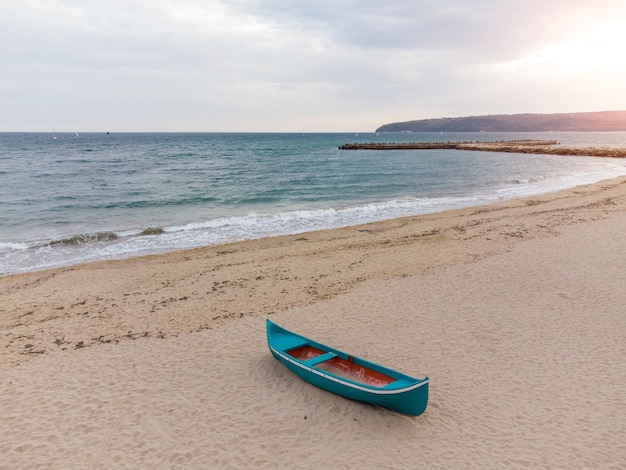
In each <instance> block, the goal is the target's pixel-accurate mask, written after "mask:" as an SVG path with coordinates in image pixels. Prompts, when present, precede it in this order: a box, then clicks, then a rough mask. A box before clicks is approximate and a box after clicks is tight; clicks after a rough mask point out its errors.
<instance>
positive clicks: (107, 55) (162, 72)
mask: <svg viewBox="0 0 626 470" xmlns="http://www.w3.org/2000/svg"><path fill="white" fill-rule="evenodd" d="M620 15H621V18H622V19H625V18H626V13H625V12H624V7H623V6H621V4H620V2H619V1H617V0H597V1H596V2H593V4H590V3H589V2H586V1H582V0H567V1H566V0H554V1H552V2H544V1H543V0H541V1H539V0H510V1H507V2H501V1H497V0H475V1H472V2H467V1H465V0H448V1H445V0H441V1H434V0H411V1H409V0H393V1H389V2H380V1H372V0H361V1H356V0H344V1H341V2H336V1H329V0H318V1H298V2H294V1H286V0H282V1H281V0H258V1H257V0H231V1H225V0H176V1H174V0H126V1H116V0H106V1H105V0H90V1H88V2H85V1H78V0H48V1H45V2H44V1H42V0H25V1H24V2H12V3H11V4H10V5H7V6H3V15H2V16H1V17H0V52H1V53H2V56H3V64H2V67H3V73H2V74H0V98H1V99H2V102H3V104H4V103H6V109H7V111H6V113H5V115H4V116H0V119H1V120H0V129H2V128H4V129H6V130H12V129H24V130H30V129H33V128H35V129H36V128H39V129H42V128H48V127H49V126H50V122H51V121H56V122H57V123H60V122H61V121H63V122H67V123H68V124H67V125H70V124H69V123H73V125H74V126H78V125H82V126H85V127H88V128H90V129H97V128H102V127H103V126H106V127H109V128H111V130H113V128H114V127H115V126H118V127H119V130H129V131H130V130H153V129H157V130H206V131H210V130H342V129H355V128H356V129H364V128H365V129H367V128H375V127H377V126H378V125H379V124H381V123H383V122H386V121H387V120H401V119H403V118H406V119H413V118H419V117H431V116H432V115H440V114H448V113H455V112H458V113H461V114H477V113H479V112H482V111H486V112H489V110H490V109H492V110H494V111H503V112H506V109H509V110H510V112H517V111H529V112H530V111H542V110H541V109H537V106H538V103H539V101H536V102H533V99H532V96H531V97H530V99H526V100H524V99H517V98H516V99H512V98H511V96H512V95H513V94H515V93H520V92H522V91H523V92H524V93H528V91H529V89H532V88H533V87H540V88H541V87H544V88H545V89H549V90H556V91H557V92H558V87H556V85H555V84H554V81H553V80H551V79H550V77H541V76H540V75H541V74H540V72H539V71H540V68H539V66H538V65H537V63H538V62H537V57H540V56H541V55H540V53H541V51H544V50H549V48H550V47H552V45H554V44H557V45H558V44H565V45H569V44H576V43H577V42H576V41H580V40H581V39H580V38H581V37H584V34H585V31H588V30H591V29H593V28H594V27H596V26H597V25H598V24H603V22H605V21H608V19H613V20H615V19H616V18H618V19H619V17H620ZM564 47H565V46H564ZM567 47H569V46H567ZM594 47H602V46H594ZM546 48H548V49H546ZM533 54H534V55H533ZM537 54H539V55H537ZM544 56H545V54H544ZM533 57H534V59H533ZM516 61H517V62H516ZM557 62H558V61H557ZM512 64H517V65H516V66H515V67H513V66H512ZM544 65H545V64H544ZM607 67H609V66H607ZM607 67H605V70H604V71H605V73H606V72H607V70H608V71H609V72H611V71H612V69H610V68H608V69H607ZM551 73H552V74H553V75H558V74H559V69H558V67H556V66H554V67H552V68H551ZM513 74H514V75H515V76H513ZM587 78H589V76H587ZM486 90H491V92H489V91H486ZM571 93H573V91H569V92H568V96H571ZM542 96H547V95H546V94H545V93H542ZM597 98H598V101H601V100H600V99H599V97H597ZM602 99H605V98H602ZM565 101H566V99H565V98H562V99H561V100H560V101H559V100H554V101H552V103H554V106H557V105H559V106H561V105H562V103H563V102H565ZM550 102H551V101H550V100H548V101H543V102H542V103H545V105H546V107H548V106H549V103H550ZM618 102H620V103H623V104H622V106H626V103H624V102H623V101H618ZM524 103H525V104H526V106H530V105H533V106H534V108H533V109H520V108H523V105H524ZM587 106H588V105H587ZM507 107H508V108H507ZM581 110H584V109H581ZM551 111H558V109H551ZM59 125H60V124H59ZM85 130H89V129H85Z"/></svg>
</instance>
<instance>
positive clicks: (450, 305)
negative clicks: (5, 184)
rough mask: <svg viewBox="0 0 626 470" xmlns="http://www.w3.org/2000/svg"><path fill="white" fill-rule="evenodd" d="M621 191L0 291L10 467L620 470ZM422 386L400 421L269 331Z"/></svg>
mask: <svg viewBox="0 0 626 470" xmlns="http://www.w3.org/2000/svg"><path fill="white" fill-rule="evenodd" d="M625 273H626V178H620V179H615V180H609V181H602V182H599V183H596V184H593V185H588V186H582V187H577V188H573V189H571V190H567V191H562V192H558V193H553V194H547V195H542V196H535V197H531V198H526V199H519V200H514V201H505V202H502V203H499V204H494V205H489V206H481V207H473V208H467V209H462V210H455V211H449V212H444V213H438V214H429V215H422V216H415V217H409V218H403V219H395V220H391V221H385V222H379V223H374V224H368V225H362V226H355V227H348V228H344V229H336V230H328V231H320V232H311V233H305V234H300V235H293V236H285V237H277V238H269V239H262V240H255V241H246V242H240V243H233V244H229V245H222V246H218V247H209V248H202V249H196V250H190V251H181V252H175V253H169V254H164V255H158V256H148V257H141V258H133V259H126V260H120V261H107V262H98V263H92V264H86V265H79V266H71V267H67V268H60V269H54V270H49V271H41V272H34V273H27V274H19V275H13V276H6V277H2V278H0V331H1V335H0V378H1V380H0V410H1V411H0V412H1V414H2V419H1V420H0V456H1V457H0V468H1V469H5V468H6V469H20V468H24V469H27V468H28V469H32V468H52V469H85V468H94V469H95V468H97V469H105V468H106V469H110V468H132V469H138V468H150V469H154V468H220V469H221V468H267V469H276V468H285V469H293V468H302V469H315V468H367V469H370V468H372V469H381V468H442V469H449V468H482V469H484V468H497V469H501V468H533V469H535V468H568V469H570V468H581V469H582V468H602V469H618V468H625V467H626V439H624V436H625V435H626V367H625V364H626V313H625V312H626V307H624V306H625V305H626V274H625ZM266 318H271V319H272V320H273V321H275V322H277V323H279V324H281V325H283V326H285V327H287V328H289V329H291V330H294V331H297V332H299V333H302V334H304V335H306V336H309V337H311V338H314V339H316V340H319V341H320V342H323V343H326V344H329V345H332V346H334V347H337V348H339V349H342V350H345V351H349V352H351V353H353V354H354V355H358V356H361V357H364V358H367V359H369V360H372V361H375V362H378V363H381V364H384V365H386V366H389V367H392V368H395V369H398V370H400V371H402V372H405V373H407V374H409V375H413V376H429V377H430V380H431V382H430V400H429V405H428V409H427V410H426V412H425V413H424V414H423V415H421V416H419V417H408V416H404V415H400V414H396V413H393V412H390V411H387V410H384V409H380V408H375V407H372V406H369V405H366V404H362V403H357V402H352V401H350V400H346V399H344V398H341V397H338V396H335V395H332V394H329V393H327V392H324V391H322V390H319V389H317V388H315V387H313V386H311V385H309V384H307V383H305V382H303V381H302V380H300V379H299V378H297V377H296V376H295V375H293V374H291V373H290V372H289V371H288V370H287V369H286V368H284V367H283V366H282V365H281V364H280V363H278V362H277V361H276V360H274V359H273V358H272V356H271V355H270V353H269V350H268V348H267V344H266V338H265V319H266Z"/></svg>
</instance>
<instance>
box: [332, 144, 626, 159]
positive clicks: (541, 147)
mask: <svg viewBox="0 0 626 470" xmlns="http://www.w3.org/2000/svg"><path fill="white" fill-rule="evenodd" d="M339 149H340V150H450V149H452V150H476V151H482V152H508V153H535V154H544V155H569V156H587V157H611V158H626V148H609V147H567V146H562V145H559V143H558V142H557V141H556V140H506V141H496V142H479V141H476V142H469V141H463V142H402V143H395V142H372V143H363V144H361V143H353V144H343V145H340V146H339Z"/></svg>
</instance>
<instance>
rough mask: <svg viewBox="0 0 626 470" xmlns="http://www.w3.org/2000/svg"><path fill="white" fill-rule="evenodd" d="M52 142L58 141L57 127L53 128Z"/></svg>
mask: <svg viewBox="0 0 626 470" xmlns="http://www.w3.org/2000/svg"><path fill="white" fill-rule="evenodd" d="M52 140H57V130H56V127H54V126H53V127H52Z"/></svg>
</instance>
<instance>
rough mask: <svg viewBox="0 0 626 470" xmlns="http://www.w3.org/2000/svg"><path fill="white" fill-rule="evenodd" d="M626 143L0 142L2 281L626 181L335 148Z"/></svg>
mask: <svg viewBox="0 0 626 470" xmlns="http://www.w3.org/2000/svg"><path fill="white" fill-rule="evenodd" d="M511 138H526V139H527V138H541V139H556V140H558V141H559V142H561V143H563V144H566V145H578V146H585V145H594V146H623V147H626V133H545V134H525V133H524V134H497V133H488V134H485V133H476V134H446V135H440V134H381V135H375V134H360V135H354V134H110V135H107V134H104V133H102V134H80V135H76V134H74V133H72V134H58V136H57V138H56V139H53V138H52V135H51V134H44V133H22V134H20V133H4V134H0V274H8V273H17V272H23V271H29V270H36V269H43V268H47V267H54V266H61V265H69V264H74V263H80V262H85V261H93V260H100V259H112V258H123V257H128V256H134V255H141V254H148V253H159V252H165V251H171V250H176V249H184V248H191V247H197V246H206V245H215V244H221V243H227V242H230V241H235V240H242V239H248V238H259V237H265V236H273V235H281V234H289V233H299V232H305V231H311V230H317V229H324V228H334V227H341V226H348V225H355V224H360V223H365V222H372V221H377V220H383V219H389V218H395V217H401V216H406V215H413V214H421V213H429V212H437V211H442V210H446V209H452V208H458V207H467V206H473V205H479V204H484V203H489V202H494V201H498V200H503V199H511V198H515V197H520V196H525V195H531V194H538V193H543V192H548V191H553V190H557V189H562V188H567V187H572V186H575V185H577V184H583V183H589V182H593V181H598V180H601V179H606V178H611V177H615V176H619V175H624V174H626V161H624V160H621V159H603V158H589V157H559V156H546V155H523V154H499V153H488V152H464V151H449V150H421V151H388V152H376V151H341V150H338V149H337V147H338V146H339V145H341V144H343V143H346V142H375V141H380V142H388V141H394V142H399V141H441V140H452V141H455V140H471V141H475V140H481V141H483V140H503V139H511Z"/></svg>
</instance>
